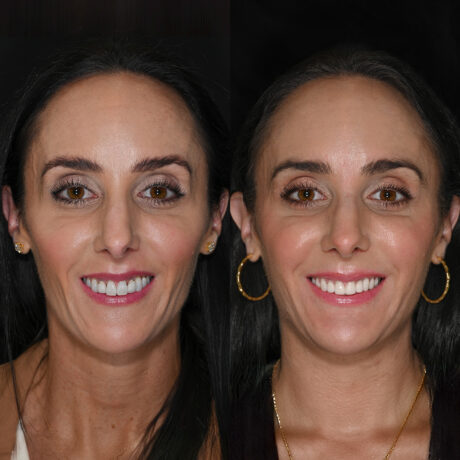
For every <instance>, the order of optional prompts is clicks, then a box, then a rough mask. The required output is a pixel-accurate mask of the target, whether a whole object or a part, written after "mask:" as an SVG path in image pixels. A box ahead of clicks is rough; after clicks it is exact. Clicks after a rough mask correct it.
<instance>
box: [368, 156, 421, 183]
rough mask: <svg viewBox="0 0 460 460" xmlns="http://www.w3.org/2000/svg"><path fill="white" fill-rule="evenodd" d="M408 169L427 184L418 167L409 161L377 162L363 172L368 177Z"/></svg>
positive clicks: (370, 164)
mask: <svg viewBox="0 0 460 460" xmlns="http://www.w3.org/2000/svg"><path fill="white" fill-rule="evenodd" d="M397 168H408V169H411V170H412V171H414V172H415V173H416V174H417V176H418V177H419V179H420V181H421V182H423V183H425V182H426V181H425V176H424V175H423V173H422V171H421V170H420V168H419V167H418V166H416V165H415V164H414V163H412V162H410V161H407V160H377V161H372V162H371V163H368V164H367V165H364V166H363V167H362V168H361V172H362V173H363V174H366V175H372V174H378V173H384V172H387V171H390V170H392V169H397Z"/></svg>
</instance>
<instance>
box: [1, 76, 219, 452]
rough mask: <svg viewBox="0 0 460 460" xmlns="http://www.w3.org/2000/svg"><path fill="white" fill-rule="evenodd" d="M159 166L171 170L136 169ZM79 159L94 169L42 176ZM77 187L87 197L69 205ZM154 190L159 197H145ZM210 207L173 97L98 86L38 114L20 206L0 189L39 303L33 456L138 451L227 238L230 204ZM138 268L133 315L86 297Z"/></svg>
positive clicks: (162, 91) (92, 83)
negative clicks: (190, 313) (197, 297)
mask: <svg viewBox="0 0 460 460" xmlns="http://www.w3.org/2000/svg"><path fill="white" fill-rule="evenodd" d="M166 156H175V157H176V159H178V160H179V163H174V162H173V163H171V164H167V165H164V166H158V165H156V166H155V167H151V168H148V169H147V170H143V171H136V170H134V168H135V165H138V164H139V163H140V162H142V161H143V160H150V159H158V158H162V157H166ZM77 157H78V158H82V159H84V160H88V161H90V162H92V163H94V164H96V165H97V166H98V170H97V171H91V170H85V169H84V168H83V169H82V168H81V167H78V166H77V167H69V166H62V165H59V166H56V167H51V168H48V169H47V168H46V165H48V166H49V165H50V164H51V162H53V161H55V160H56V158H60V159H64V160H68V159H74V158H77ZM185 162H186V164H187V166H185ZM46 169H47V170H46ZM189 169H190V170H189ZM45 170H46V171H45ZM75 183H76V184H78V187H82V188H81V190H80V192H81V191H83V192H84V193H83V198H82V200H81V201H80V202H78V203H77V204H74V203H68V202H66V201H64V200H63V198H64V199H67V200H69V193H70V189H71V187H73V186H75ZM152 184H154V185H155V186H157V187H159V191H160V192H161V193H160V194H165V197H163V198H161V199H157V200H154V199H152V198H151V193H150V192H151V191H152ZM176 186H178V188H179V189H180V195H181V196H179V194H178V193H176V191H175V188H176ZM157 191H158V190H157ZM56 197H57V198H58V199H56ZM207 203H208V202H207V165H206V158H205V154H204V151H203V148H202V145H201V140H200V138H199V137H198V134H197V129H196V126H195V123H194V120H193V118H192V116H191V114H190V113H189V111H188V109H187V107H186V105H185V103H184V102H183V101H182V99H181V98H180V97H179V96H178V95H177V94H176V93H175V92H174V91H173V90H172V89H170V88H169V87H167V86H165V85H163V84H161V83H159V82H156V81H153V80H151V79H149V78H147V77H143V76H139V75H133V74H128V73H118V74H112V75H100V76H94V77H90V78H86V79H84V80H81V81H78V82H75V83H72V84H69V85H67V86H66V87H64V88H63V89H62V90H60V91H59V92H58V93H57V95H55V96H54V97H53V98H52V99H51V101H50V102H49V104H48V105H47V106H46V108H45V110H44V111H43V112H42V113H41V114H40V116H39V121H38V125H37V131H36V134H35V135H34V138H33V140H32V143H31V146H30V151H29V153H28V156H27V160H26V165H25V204H24V209H22V210H19V209H18V208H17V207H16V205H15V203H14V201H13V198H12V196H11V191H10V190H9V188H8V187H6V188H5V189H4V190H3V212H4V214H5V217H6V219H7V220H8V225H9V231H10V234H11V236H12V238H13V240H14V241H21V242H22V243H23V244H24V246H25V250H26V251H29V250H30V251H32V253H33V255H34V259H35V261H36V264H37V268H38V273H39V276H40V279H41V282H42V285H43V289H44V292H45V296H46V308H47V314H48V327H49V340H48V342H49V346H48V349H49V354H48V358H47V359H46V361H45V363H44V366H42V367H43V371H42V372H41V375H40V376H39V379H38V380H39V383H37V384H36V385H35V386H34V387H33V391H31V392H30V394H29V396H28V398H27V400H26V403H25V410H24V420H25V422H26V427H27V429H28V432H29V434H30V439H28V448H29V451H30V452H31V455H32V457H33V458H50V457H56V456H58V457H59V458H64V457H62V455H63V454H64V453H65V457H66V458H68V455H69V452H72V456H73V458H88V459H91V458H95V459H96V458H114V457H115V456H119V457H117V458H128V457H129V455H130V454H131V452H132V451H133V450H134V449H135V448H136V446H137V444H138V442H139V439H140V438H141V436H142V435H143V432H144V430H145V428H146V424H147V423H148V422H149V421H150V420H151V419H152V418H153V416H154V415H155V414H156V413H157V411H158V410H159V409H160V408H161V406H162V404H163V401H164V399H165V397H166V396H167V394H168V393H169V391H170V389H171V387H172V385H173V383H174V381H175V379H176V377H177V375H178V372H179V368H180V349H179V341H178V340H179V319H180V310H181V308H182V306H183V304H184V302H185V300H186V297H187V295H188V292H189V287H190V284H191V282H192V279H193V274H194V271H195V266H196V263H197V259H198V256H199V254H200V253H202V254H207V253H208V250H207V243H208V242H209V241H217V238H218V236H219V234H220V231H221V219H222V216H223V214H224V212H225V208H226V204H227V196H226V195H225V194H224V195H223V196H222V199H221V202H220V207H219V209H215V210H212V211H210V210H209V208H208V204H207ZM132 270H136V271H145V272H148V273H151V274H153V275H154V279H153V281H152V286H151V288H150V289H149V291H148V293H147V295H146V296H145V297H143V298H142V299H140V300H139V301H137V302H134V303H132V304H129V305H122V306H113V305H101V304H99V303H96V302H95V301H94V300H93V299H91V298H90V297H89V296H88V295H87V293H86V292H84V290H83V288H82V282H81V278H82V277H83V276H85V275H89V274H95V273H116V274H119V273H126V272H129V271H132Z"/></svg>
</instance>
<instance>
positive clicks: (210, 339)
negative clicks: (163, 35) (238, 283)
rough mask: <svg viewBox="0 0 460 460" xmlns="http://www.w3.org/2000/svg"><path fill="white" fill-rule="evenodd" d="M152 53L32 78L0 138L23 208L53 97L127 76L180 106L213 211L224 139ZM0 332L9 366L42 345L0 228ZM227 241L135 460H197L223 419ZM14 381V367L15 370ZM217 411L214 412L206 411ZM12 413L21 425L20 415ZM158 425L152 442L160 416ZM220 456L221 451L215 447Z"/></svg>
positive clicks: (199, 283)
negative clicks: (27, 174)
mask: <svg viewBox="0 0 460 460" xmlns="http://www.w3.org/2000/svg"><path fill="white" fill-rule="evenodd" d="M165 56H166V55H165V54H160V53H159V52H158V51H157V50H152V49H151V48H150V49H149V48H144V47H142V48H141V47H139V46H138V45H137V44H136V45H133V44H130V43H128V42H126V41H110V42H105V43H91V44H89V45H88V44H87V45H85V46H83V47H79V48H75V49H73V50H72V51H65V52H63V53H61V54H60V55H58V56H57V57H56V58H55V59H54V60H53V61H52V62H51V63H48V65H47V67H46V68H45V69H44V70H42V71H39V72H36V73H35V75H33V76H32V78H31V80H30V81H29V83H28V84H27V85H26V88H25V89H24V90H23V92H22V94H21V96H20V98H19V100H18V101H16V102H15V104H14V109H13V111H12V113H11V114H10V116H9V118H8V120H7V122H6V124H5V126H4V129H3V135H2V137H1V142H2V145H1V164H0V177H1V178H2V185H9V186H10V187H11V189H12V192H13V197H14V199H15V202H16V203H17V205H18V206H19V208H21V205H22V203H23V195H24V177H23V176H24V171H23V170H24V162H25V158H26V155H27V150H28V147H29V144H30V142H31V140H32V138H33V136H34V126H35V124H36V120H37V117H38V115H39V114H40V113H41V112H42V111H43V109H44V108H45V107H46V105H47V104H48V102H49V101H50V100H51V99H52V98H53V96H54V95H55V94H56V93H57V92H58V91H59V90H60V89H61V88H63V87H64V86H66V85H68V84H69V83H71V82H74V81H77V80H79V79H83V78H86V77H89V76H92V75H101V74H113V73H118V72H130V73H132V74H138V75H143V76H147V77H149V78H151V79H153V80H156V81H159V82H162V83H163V84H165V85H167V86H169V87H170V88H172V89H173V90H175V91H176V92H177V93H178V94H179V96H180V97H181V98H182V99H183V101H184V102H185V103H186V105H187V107H188V109H189V111H190V113H191V115H192V116H193V119H194V121H195V123H196V126H197V130H198V132H199V135H200V138H201V141H202V145H203V148H204V151H205V155H206V161H207V169H208V201H209V206H210V208H215V207H216V206H218V203H219V198H220V196H221V193H222V192H223V191H224V189H226V188H227V189H228V186H229V177H228V176H229V164H228V147H227V142H226V140H227V139H226V138H227V130H226V126H225V123H224V121H223V119H222V117H221V115H220V113H219V110H218V109H217V107H216V106H215V104H214V103H213V101H212V100H211V98H210V97H209V95H208V93H207V91H206V89H205V88H204V87H203V86H202V84H201V83H200V81H199V78H198V77H197V75H196V74H195V73H193V72H192V71H190V70H188V69H186V68H185V67H184V66H182V65H181V64H178V62H177V59H174V60H172V59H171V58H170V57H165ZM2 220H3V219H2ZM0 234H1V236H0V264H1V265H0V266H1V268H0V272H1V273H2V276H1V280H0V286H1V287H0V292H1V297H2V305H1V318H0V321H1V324H0V325H1V326H2V328H3V330H4V334H5V343H4V344H1V345H3V347H2V351H3V356H2V357H1V358H3V359H2V361H10V362H11V363H12V361H13V359H15V358H16V357H17V356H18V355H20V354H21V353H22V352H23V351H24V350H26V349H27V348H29V347H30V346H31V345H32V344H34V343H36V342H38V341H40V340H42V339H43V338H45V337H46V336H47V324H46V309H45V295H44V292H43V290H42V287H41V284H40V281H39V279H38V276H37V270H36V266H35V262H34V259H33V255H32V254H28V255H26V256H18V255H17V254H15V253H14V250H13V247H12V246H13V245H12V242H11V239H10V237H9V236H8V231H7V225H6V222H5V221H3V222H2V224H1V226H0ZM226 260H227V256H226V249H225V237H223V238H222V239H221V241H220V242H219V245H217V249H216V251H215V252H214V253H213V254H212V256H206V257H204V256H200V259H199V261H198V264H197V270H196V273H195V277H194V281H193V285H192V287H191V291H190V295H189V297H188V299H187V301H186V304H185V305H184V307H183V309H182V313H181V324H180V344H181V369H180V373H179V376H178V379H177V381H176V383H175V386H174V388H173V389H172V390H171V393H170V395H169V397H168V399H167V401H165V403H164V406H163V408H162V409H161V411H160V413H159V414H157V416H156V417H155V418H154V419H153V420H152V421H151V423H150V424H149V426H148V429H147V431H146V433H145V437H144V440H145V441H146V442H147V445H146V447H145V448H144V450H143V452H142V456H148V458H150V459H178V458H180V459H195V458H197V455H198V452H199V450H200V448H201V446H202V445H203V442H204V440H205V439H206V436H207V434H208V430H209V427H210V424H211V423H212V418H213V411H214V408H215V411H216V412H217V413H219V412H220V408H221V401H222V398H221V397H220V394H222V392H223V389H222V387H223V385H222V379H221V378H220V377H219V375H220V374H219V372H220V371H219V369H220V363H221V362H224V359H223V357H222V351H221V345H220V341H219V340H218V337H220V336H222V335H223V334H224V332H222V330H224V329H225V327H226V326H225V325H224V324H223V322H222V318H221V316H223V314H224V313H223V312H224V310H225V305H226V300H227V297H226V296H225V294H226V291H227V289H226V288H227V282H226V280H227V279H228V270H227V269H226ZM12 370H13V378H14V367H13V365H12ZM213 401H214V403H213ZM19 409H20V408H19V405H18V411H19V415H21V413H20V410H19ZM163 414H165V420H164V422H163V423H162V425H161V426H160V427H159V429H158V430H157V431H156V432H155V435H154V436H152V433H153V429H154V428H155V424H156V423H157V421H158V418H159V417H160V415H163ZM216 446H218V442H217V444H216Z"/></svg>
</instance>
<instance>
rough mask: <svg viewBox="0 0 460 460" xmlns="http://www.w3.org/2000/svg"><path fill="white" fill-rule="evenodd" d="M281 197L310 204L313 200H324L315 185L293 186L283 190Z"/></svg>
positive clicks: (298, 202) (296, 202)
mask: <svg viewBox="0 0 460 460" xmlns="http://www.w3.org/2000/svg"><path fill="white" fill-rule="evenodd" d="M281 198H283V199H285V200H286V201H290V202H292V203H295V204H305V205H310V204H312V202H314V201H321V200H324V199H325V197H324V195H323V194H322V193H321V192H320V191H319V190H318V189H316V188H315V187H305V186H294V187H289V188H287V189H286V190H284V191H283V193H282V194H281Z"/></svg>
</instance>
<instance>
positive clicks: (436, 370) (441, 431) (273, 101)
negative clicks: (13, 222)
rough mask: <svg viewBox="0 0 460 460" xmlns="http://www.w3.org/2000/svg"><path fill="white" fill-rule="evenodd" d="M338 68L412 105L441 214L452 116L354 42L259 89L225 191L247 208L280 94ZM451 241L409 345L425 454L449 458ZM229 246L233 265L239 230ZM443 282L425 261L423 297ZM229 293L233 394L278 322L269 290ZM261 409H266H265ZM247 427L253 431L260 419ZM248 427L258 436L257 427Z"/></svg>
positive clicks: (389, 60) (261, 357)
mask: <svg viewBox="0 0 460 460" xmlns="http://www.w3.org/2000/svg"><path fill="white" fill-rule="evenodd" d="M341 75H360V76H365V77H368V78H371V79H374V80H379V81H382V82H385V83H386V84H388V85H390V86H391V87H393V88H395V89H396V90H397V91H398V92H399V93H400V94H402V95H403V96H404V97H405V99H406V100H407V101H408V102H409V103H410V104H411V106H412V107H413V108H414V109H415V110H416V111H417V113H418V115H419V117H420V119H421V120H422V122H423V124H424V127H425V130H426V133H427V135H428V137H429V139H430V141H431V143H432V146H433V150H434V154H435V155H436V158H437V161H438V164H439V167H440V172H441V181H440V184H441V186H440V190H439V209H440V215H441V216H444V215H445V214H446V212H448V210H449V207H450V204H451V202H452V198H453V196H454V195H457V196H460V134H459V130H458V127H457V124H456V121H455V119H454V117H453V115H452V114H451V113H450V111H449V110H448V109H447V108H446V106H445V105H444V104H443V103H442V102H441V101H440V100H439V99H438V98H437V96H436V95H435V94H434V93H433V91H432V90H431V89H430V88H429V87H428V86H427V84H426V83H424V82H423V81H422V79H421V78H420V77H418V76H417V75H416V74H415V73H414V72H413V71H412V70H411V69H410V68H409V67H408V66H407V65H406V64H404V63H403V62H401V61H399V60H398V59H396V58H394V57H392V56H389V55H387V54H386V53H383V52H375V51H369V50H365V49H358V48H356V47H354V48H350V47H342V48H337V49H334V50H331V51H328V52H325V53H322V54H318V55H315V56H314V57H312V58H310V59H308V60H306V61H304V62H302V63H300V64H298V65H297V66H296V67H294V68H293V69H292V70H290V71H289V72H288V73H286V74H285V75H283V76H282V77H280V78H279V79H278V80H277V81H275V82H274V83H273V84H272V85H271V86H270V87H269V88H268V89H267V90H266V91H265V92H264V93H263V95H262V97H261V98H260V99H259V100H258V102H257V103H256V105H255V107H254V108H253V110H252V111H251V113H250V114H249V117H248V119H247V121H246V124H245V126H244V127H243V131H242V133H241V136H240V139H239V142H238V146H237V149H236V155H235V157H234V163H233V183H232V190H233V191H237V190H239V191H242V192H243V195H244V201H245V204H246V206H247V208H248V209H249V210H250V211H251V210H253V206H254V200H255V195H256V188H255V183H254V169H255V164H256V160H257V155H258V152H259V151H260V148H261V145H262V143H263V142H264V140H265V138H266V133H267V131H269V130H270V120H271V119H272V116H273V114H274V113H275V112H276V110H277V108H278V107H279V106H280V104H281V103H282V102H283V101H284V99H285V98H286V97H287V96H288V95H289V94H291V93H292V92H293V91H295V90H296V89H297V88H299V87H300V86H301V85H303V84H305V83H307V82H309V81H312V80H315V79H319V78H327V77H336V76H341ZM459 244H460V234H459V230H458V226H457V229H456V230H454V233H453V237H452V241H451V243H450V245H449V247H448V249H447V252H446V262H447V264H448V266H449V268H450V272H451V276H452V279H453V283H452V284H451V289H450V292H449V294H448V295H447V297H446V298H445V299H444V300H443V301H442V303H441V304H439V305H432V304H429V303H427V302H426V301H425V300H424V299H423V298H420V300H419V302H418V305H417V307H416V309H415V312H414V315H413V321H412V342H413V346H414V348H415V349H416V350H417V352H418V354H419V355H420V357H421V359H422V360H423V362H424V363H425V365H426V368H427V375H428V377H429V379H428V380H429V388H430V391H431V395H432V398H433V406H432V436H431V445H430V458H432V459H450V458H454V457H455V455H453V453H454V452H457V450H455V449H459V446H458V444H459V439H458V426H459V423H460V410H459V409H460V408H459V405H458V404H459V403H458V390H457V389H458V383H459V378H460V375H459V356H460V308H459V305H460V283H459V282H458V280H459V277H460V261H459V258H458V254H459V251H460V247H459ZM233 245H234V246H233V260H232V266H233V268H234V269H233V272H235V270H236V267H237V265H238V263H239V262H240V260H241V259H242V258H243V256H244V255H245V248H244V245H243V244H242V241H241V238H240V237H239V232H237V234H236V236H235V238H234V243H233ZM251 265H254V266H253V267H252V270H248V274H247V277H246V282H245V284H246V285H247V286H250V287H251V292H254V293H262V292H264V291H265V289H266V286H267V280H266V278H265V274H264V271H263V265H262V263H258V264H251ZM245 271H246V269H245ZM444 283H445V275H444V271H443V270H442V268H439V267H435V266H431V267H430V270H429V273H428V276H427V279H426V283H425V287H424V290H425V292H426V293H427V294H428V296H429V297H432V298H436V297H438V296H439V295H440V293H441V292H442V289H443V286H444ZM231 295H232V326H231V328H232V343H233V352H232V380H233V382H234V391H233V393H234V395H233V396H234V398H235V399H236V400H240V399H241V398H244V396H245V395H248V394H251V393H252V394H254V391H256V392H257V391H258V390H254V388H256V389H257V388H261V385H262V383H261V382H263V380H264V378H265V377H266V374H267V371H266V369H267V364H268V363H270V362H273V361H274V360H276V359H277V358H278V357H279V356H280V337H279V323H278V314H277V309H276V305H275V303H274V301H273V298H272V296H269V297H267V298H266V299H264V300H262V301H260V302H250V301H247V300H245V299H244V298H243V297H241V296H240V295H239V293H238V291H237V290H236V287H235V288H234V289H232V293H231ZM254 295H255V294H254ZM257 397H258V398H259V401H262V400H263V397H262V396H261V395H257ZM455 401H457V402H456V404H455ZM264 413H267V414H269V416H270V417H271V416H272V411H271V409H270V411H269V412H266V411H265V412H264ZM262 416H263V415H262ZM253 426H254V428H253V429H254V430H255V431H257V430H258V429H259V428H260V427H261V426H263V424H262V423H260V424H257V425H253ZM271 427H273V423H271ZM455 433H456V434H455ZM253 434H254V436H255V437H256V438H260V436H259V435H258V434H257V433H253ZM235 439H237V437H236V438H235ZM455 444H457V446H456V447H455ZM459 455H460V454H459ZM247 458H249V457H247ZM455 458H456V457H455Z"/></svg>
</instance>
